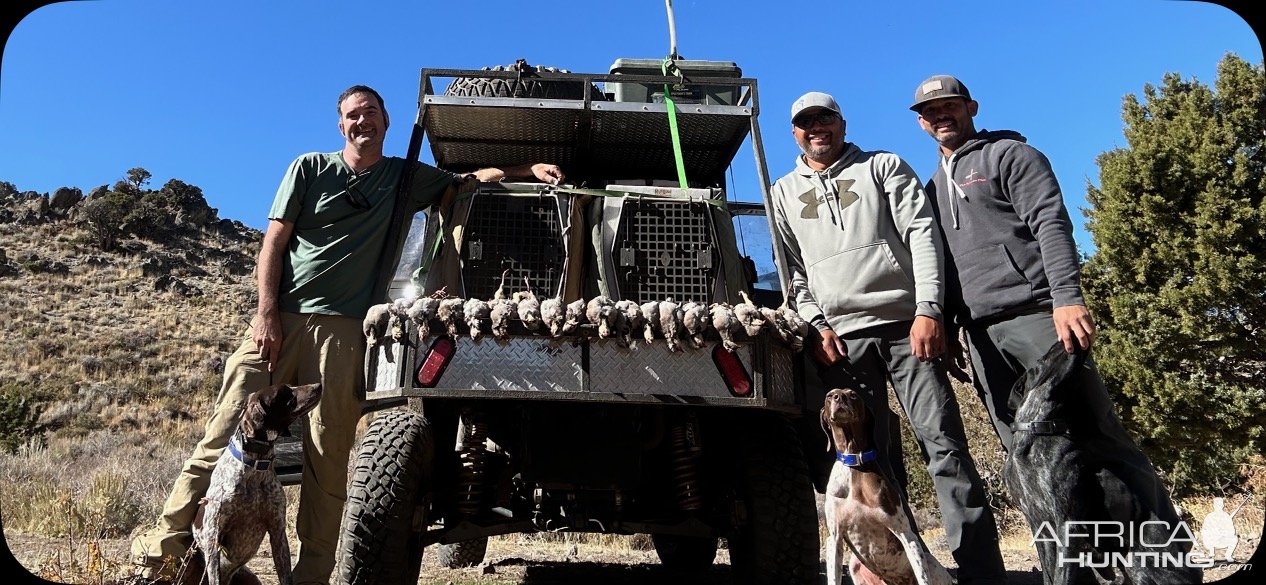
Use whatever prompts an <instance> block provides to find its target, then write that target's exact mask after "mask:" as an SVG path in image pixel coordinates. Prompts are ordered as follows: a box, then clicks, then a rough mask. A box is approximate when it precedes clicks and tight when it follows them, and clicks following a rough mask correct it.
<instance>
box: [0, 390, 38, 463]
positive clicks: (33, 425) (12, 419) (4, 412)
mask: <svg viewBox="0 0 1266 585" xmlns="http://www.w3.org/2000/svg"><path fill="white" fill-rule="evenodd" d="M45 406H46V399H45V397H44V396H43V395H42V394H40V393H38V392H35V391H32V390H27V389H24V388H21V387H19V386H16V385H6V386H4V387H2V388H0V450H3V451H5V452H12V451H14V450H16V449H17V448H18V446H19V445H22V444H24V443H26V442H27V441H30V440H31V439H33V438H37V437H42V436H43V433H42V431H43V429H41V428H40V426H39V420H40V415H41V414H43V413H44V407H45Z"/></svg>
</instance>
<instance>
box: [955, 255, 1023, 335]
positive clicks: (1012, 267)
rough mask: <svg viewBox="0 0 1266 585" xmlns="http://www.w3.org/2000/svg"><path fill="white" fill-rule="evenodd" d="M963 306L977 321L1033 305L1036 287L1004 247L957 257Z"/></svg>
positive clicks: (956, 262)
mask: <svg viewBox="0 0 1266 585" xmlns="http://www.w3.org/2000/svg"><path fill="white" fill-rule="evenodd" d="M954 263H955V265H956V266H957V267H958V276H959V283H960V284H961V286H962V290H963V303H964V304H965V305H967V308H968V309H970V310H971V316H972V318H974V319H981V318H985V317H990V316H992V315H995V314H997V313H1000V312H1002V311H1005V310H1007V309H1012V308H1016V307H1020V306H1024V305H1027V304H1029V303H1031V302H1033V284H1032V283H1031V282H1029V279H1028V278H1027V277H1026V276H1024V272H1023V271H1021V270H1020V266H1019V264H1017V263H1016V261H1015V258H1014V256H1013V255H1012V254H1011V251H1010V250H1008V249H1007V246H1006V245H1005V244H992V245H989V246H985V247H983V248H978V249H976V250H972V251H970V252H967V253H966V254H955V256H954Z"/></svg>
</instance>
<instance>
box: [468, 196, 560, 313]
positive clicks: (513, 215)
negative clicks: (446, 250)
mask: <svg viewBox="0 0 1266 585" xmlns="http://www.w3.org/2000/svg"><path fill="white" fill-rule="evenodd" d="M461 257H462V280H463V281H464V284H465V289H466V297H467V298H481V299H491V298H492V296H493V294H494V293H495V292H496V290H497V287H498V286H500V285H501V274H502V273H503V272H504V271H505V270H506V269H507V268H509V269H510V270H511V272H510V274H509V276H508V277H507V279H506V289H507V290H506V294H507V295H508V294H510V292H511V291H518V290H522V288H523V279H524V278H525V277H526V278H527V282H528V283H530V285H531V287H532V291H533V292H535V293H536V294H537V295H538V296H541V297H545V296H553V295H555V294H557V291H558V285H559V282H560V281H561V280H562V277H563V275H562V271H563V267H564V265H565V261H566V253H565V248H564V246H563V229H562V222H561V220H560V217H559V212H558V201H557V200H556V199H554V198H553V197H537V196H514V195H504V194H480V195H476V196H475V198H474V199H473V200H472V201H471V204H470V214H469V216H468V217H467V219H466V236H465V238H464V239H463V242H462V254H461Z"/></svg>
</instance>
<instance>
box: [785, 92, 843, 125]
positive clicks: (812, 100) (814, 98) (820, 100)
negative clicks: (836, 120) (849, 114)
mask: <svg viewBox="0 0 1266 585" xmlns="http://www.w3.org/2000/svg"><path fill="white" fill-rule="evenodd" d="M809 108H826V109H828V110H831V111H832V112H835V113H836V114H837V115H839V116H840V117H841V118H842V117H844V115H843V114H841V113H840V106H839V105H838V104H836V103H835V98H833V97H831V96H830V94H825V93H822V92H820V91H811V92H809V93H806V94H804V95H802V96H800V97H798V98H796V101H794V102H791V119H792V120H795V119H796V116H799V115H800V114H801V113H802V112H804V111H805V110H807V109H809Z"/></svg>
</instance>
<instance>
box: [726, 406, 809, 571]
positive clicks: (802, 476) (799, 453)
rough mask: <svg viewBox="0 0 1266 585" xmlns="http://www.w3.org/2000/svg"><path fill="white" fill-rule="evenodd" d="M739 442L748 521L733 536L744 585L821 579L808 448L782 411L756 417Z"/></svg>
mask: <svg viewBox="0 0 1266 585" xmlns="http://www.w3.org/2000/svg"><path fill="white" fill-rule="evenodd" d="M752 423H753V424H752V425H751V426H750V427H749V429H763V432H750V430H749V431H748V432H746V433H745V435H746V436H745V437H744V438H743V439H742V442H741V443H739V444H742V445H744V448H743V449H741V450H740V452H742V453H745V454H746V456H745V457H744V458H743V461H742V463H741V464H740V472H739V478H738V479H739V490H740V494H741V497H742V498H743V500H744V503H745V507H746V511H747V518H746V522H745V523H744V524H743V525H742V526H741V527H740V528H739V529H738V530H737V531H736V533H735V534H734V535H733V537H731V538H730V540H729V544H730V565H731V566H732V567H733V570H734V582H735V583H738V584H741V585H760V584H765V583H785V584H787V585H807V584H810V583H819V582H820V577H819V565H818V513H817V505H816V504H815V503H814V497H813V485H812V483H811V482H810V481H809V469H808V466H807V465H806V464H805V458H804V451H803V450H802V449H801V447H800V440H799V438H798V437H797V436H796V433H795V430H794V429H793V428H792V426H791V424H790V423H789V422H788V421H787V420H786V419H785V418H783V417H781V416H778V415H768V416H764V417H761V418H759V419H757V420H754V421H752Z"/></svg>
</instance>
